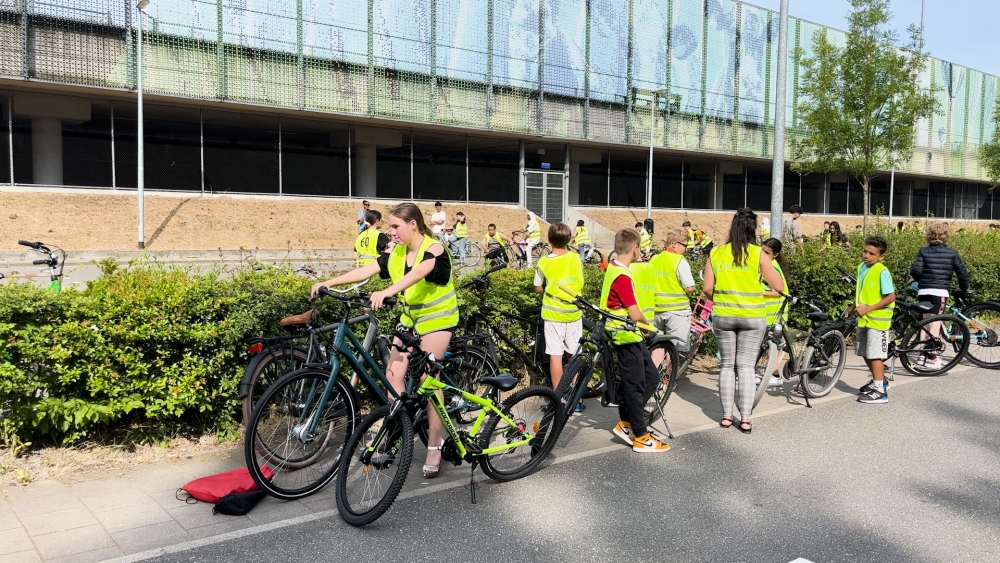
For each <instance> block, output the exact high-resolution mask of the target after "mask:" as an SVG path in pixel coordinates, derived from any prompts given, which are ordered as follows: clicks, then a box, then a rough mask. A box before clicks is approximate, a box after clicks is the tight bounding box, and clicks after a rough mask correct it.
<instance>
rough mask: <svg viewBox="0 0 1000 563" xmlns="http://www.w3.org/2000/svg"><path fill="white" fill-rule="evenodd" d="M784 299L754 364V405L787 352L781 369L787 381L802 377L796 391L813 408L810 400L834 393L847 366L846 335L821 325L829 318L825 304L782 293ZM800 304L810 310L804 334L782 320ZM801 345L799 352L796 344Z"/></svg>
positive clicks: (808, 298) (812, 299) (809, 298)
mask: <svg viewBox="0 0 1000 563" xmlns="http://www.w3.org/2000/svg"><path fill="white" fill-rule="evenodd" d="M781 295H782V297H784V300H783V301H782V303H781V307H780V308H779V309H778V321H777V322H775V323H774V324H773V325H772V326H770V327H768V330H767V333H766V334H765V337H764V343H763V345H762V351H761V354H760V355H759V356H758V358H757V364H756V365H755V369H754V371H755V377H756V381H755V384H756V387H757V388H756V392H755V394H754V399H753V406H754V407H755V408H756V407H757V403H759V402H760V400H761V399H762V398H763V397H764V394H765V392H766V391H767V386H768V383H769V382H770V379H771V374H772V373H774V372H775V370H776V369H777V367H778V362H780V361H781V358H782V356H783V354H784V353H785V352H787V353H788V362H787V363H786V364H785V367H784V369H783V370H782V376H783V377H784V378H785V379H792V378H793V377H796V376H797V377H798V378H799V384H798V387H797V389H801V390H802V396H803V397H805V400H806V407H809V408H812V405H811V404H809V399H810V397H811V398H814V399H815V398H819V397H824V396H826V395H828V394H829V393H830V391H831V390H833V387H834V386H835V385H836V384H837V381H839V380H840V376H841V374H843V372H844V366H845V365H846V363H847V343H846V341H845V340H844V335H843V334H842V333H841V332H840V331H838V330H836V329H834V328H831V326H830V325H826V326H819V324H820V323H825V322H826V321H828V320H829V319H830V315H828V314H827V313H826V312H825V311H823V309H824V308H825V307H826V305H825V304H824V303H823V302H822V301H819V300H817V299H815V298H812V297H792V296H791V295H787V294H784V293H782V294H781ZM797 303H803V304H805V305H806V306H807V307H809V308H810V309H812V310H811V311H809V312H808V313H806V319H807V320H808V321H809V323H810V324H809V328H808V329H807V330H805V331H800V330H795V329H792V328H790V327H787V326H785V323H784V322H783V321H782V320H781V319H783V318H784V314H785V310H786V309H787V308H790V307H791V306H794V305H795V304H797ZM796 342H800V343H801V345H800V347H799V349H798V352H796V346H795V343H796Z"/></svg>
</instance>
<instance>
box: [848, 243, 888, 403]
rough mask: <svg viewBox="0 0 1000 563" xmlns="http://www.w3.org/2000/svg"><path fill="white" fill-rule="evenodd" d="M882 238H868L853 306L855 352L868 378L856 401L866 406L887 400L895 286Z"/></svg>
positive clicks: (885, 245)
mask: <svg viewBox="0 0 1000 563" xmlns="http://www.w3.org/2000/svg"><path fill="white" fill-rule="evenodd" d="M888 246H889V245H888V243H886V241H885V239H884V238H882V237H868V240H866V241H865V248H864V251H862V253H861V256H862V258H863V259H864V263H862V264H860V265H859V266H858V276H857V278H858V282H857V288H856V290H855V298H854V306H855V313H856V314H857V315H858V334H857V338H856V342H855V353H857V355H859V356H861V357H863V358H864V359H865V363H866V364H868V370H869V371H871V373H872V380H871V381H869V382H868V383H867V384H866V385H864V386H863V387H862V388H861V395H860V396H858V402H859V403H865V404H869V405H877V404H885V403H888V402H889V395H888V391H889V386H888V385H887V384H886V382H885V378H884V373H885V360H886V358H888V352H889V326H890V325H891V324H892V311H893V309H895V307H896V288H895V287H894V286H893V284H892V275H891V274H890V273H889V270H888V268H886V267H885V264H882V257H883V256H885V252H886V250H887V249H888Z"/></svg>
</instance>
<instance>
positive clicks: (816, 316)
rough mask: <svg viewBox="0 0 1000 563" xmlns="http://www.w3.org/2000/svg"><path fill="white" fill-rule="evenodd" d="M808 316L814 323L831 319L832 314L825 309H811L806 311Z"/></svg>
mask: <svg viewBox="0 0 1000 563" xmlns="http://www.w3.org/2000/svg"><path fill="white" fill-rule="evenodd" d="M806 318H807V319H809V320H810V321H813V322H814V323H822V322H826V321H827V320H829V319H830V315H828V314H826V313H824V312H823V311H809V312H808V313H806Z"/></svg>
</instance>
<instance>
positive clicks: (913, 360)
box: [899, 315, 969, 376]
mask: <svg viewBox="0 0 1000 563" xmlns="http://www.w3.org/2000/svg"><path fill="white" fill-rule="evenodd" d="M935 322H940V323H942V327H946V328H945V330H947V331H949V333H950V334H951V336H950V337H947V338H942V337H940V336H937V337H934V336H932V335H929V332H928V331H927V330H925V329H924V327H926V326H927V325H929V324H931V323H935ZM930 340H933V341H934V342H933V348H931V351H932V352H935V353H937V352H941V355H944V352H945V351H946V350H949V349H951V350H953V351H954V355H953V356H951V357H950V358H949V359H948V360H947V361H943V362H942V363H941V366H940V367H939V368H936V369H927V368H926V366H922V365H919V364H918V362H917V360H918V358H919V357H921V356H923V355H924V354H925V352H923V351H922V350H923V349H921V350H917V349H915V346H917V345H919V344H920V343H928V344H929V343H930ZM899 346H900V348H902V349H904V350H908V351H907V352H900V353H899V361H900V363H901V364H902V365H903V369H905V370H906V371H908V372H910V373H912V374H913V375H927V376H935V375H943V374H945V373H947V372H948V371H949V370H950V369H951V368H953V367H955V366H957V365H958V364H959V363H961V361H962V359H963V358H965V355H966V353H967V352H968V351H969V327H968V326H967V325H966V324H965V321H963V320H962V319H960V318H959V317H956V316H955V315H932V316H929V317H926V318H923V319H920V321H918V322H916V323H914V324H913V326H911V327H910V329H909V330H907V331H906V332H905V333H904V334H903V339H902V340H901V341H900V344H899Z"/></svg>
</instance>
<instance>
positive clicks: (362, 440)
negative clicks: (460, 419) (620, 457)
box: [337, 331, 562, 526]
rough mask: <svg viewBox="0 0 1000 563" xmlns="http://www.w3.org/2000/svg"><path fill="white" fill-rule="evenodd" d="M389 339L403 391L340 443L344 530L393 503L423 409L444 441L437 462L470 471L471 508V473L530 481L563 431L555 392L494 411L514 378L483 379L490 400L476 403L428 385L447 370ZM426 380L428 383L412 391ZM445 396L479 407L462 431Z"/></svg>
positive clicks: (534, 393)
mask: <svg viewBox="0 0 1000 563" xmlns="http://www.w3.org/2000/svg"><path fill="white" fill-rule="evenodd" d="M393 335H395V336H397V337H398V338H399V339H400V340H401V342H402V343H403V344H402V345H401V346H398V347H397V349H400V350H404V349H405V350H408V351H409V353H408V357H409V362H410V363H409V368H408V369H407V375H406V378H407V390H406V391H405V392H404V393H403V394H401V395H399V397H398V400H397V401H395V402H394V403H393V404H392V405H391V406H388V405H386V406H382V407H380V408H378V409H376V410H375V411H374V412H372V413H371V414H369V415H368V416H367V417H365V419H364V420H362V421H361V423H360V424H358V426H357V429H356V430H355V431H354V433H353V434H352V435H351V438H350V440H348V442H347V446H346V447H345V449H344V460H345V461H344V467H343V468H342V469H341V471H340V472H339V473H338V475H337V509H338V511H339V512H340V516H341V518H343V519H344V521H346V522H347V523H348V524H351V525H352V526H366V525H368V524H371V523H372V522H374V521H375V520H377V519H378V518H380V517H381V516H382V515H383V514H385V512H386V511H387V510H389V508H390V507H391V506H392V503H393V502H394V501H395V500H396V497H397V496H398V495H399V491H400V489H402V487H403V484H404V483H405V481H406V477H407V473H408V472H409V467H410V463H411V461H412V459H413V447H414V446H413V418H414V416H416V415H418V414H419V413H420V412H422V411H423V408H424V406H425V405H426V404H427V403H430V404H431V405H432V406H433V407H434V410H435V411H436V412H437V413H438V416H440V417H441V420H442V422H443V423H444V428H445V430H446V431H447V434H448V437H447V438H446V439H445V441H444V444H443V445H442V448H441V455H442V461H449V462H451V463H453V464H455V465H456V466H457V465H460V464H461V463H462V462H468V463H470V464H471V466H472V471H471V477H470V480H469V485H470V488H471V495H472V503H473V504H475V502H476V480H475V472H476V467H477V466H479V465H481V466H482V469H483V473H484V474H486V476H487V477H489V478H491V479H493V480H495V481H513V480H515V479H520V478H521V477H524V476H526V475H529V474H530V473H532V472H533V471H534V470H535V469H536V468H537V467H538V465H539V463H541V462H542V460H543V459H545V457H546V456H547V455H548V454H549V452H550V451H551V450H552V447H553V446H554V445H555V442H556V440H557V439H558V438H559V432H560V430H561V428H562V427H561V425H560V424H559V420H561V418H562V405H561V404H560V402H559V397H558V396H557V395H556V394H555V392H554V391H552V390H551V389H549V388H547V387H542V386H533V387H527V388H524V389H521V390H520V391H517V392H516V393H514V394H513V395H511V396H510V397H508V398H507V399H506V400H505V401H503V403H501V404H500V406H499V407H498V406H497V403H498V402H499V393H500V392H501V391H511V390H513V389H514V388H515V387H516V386H517V384H518V381H517V378H515V377H513V376H511V375H509V374H501V375H499V376H496V377H488V378H484V379H483V380H481V382H482V383H483V384H484V385H486V386H487V387H489V388H490V393H489V394H488V396H487V397H480V396H479V395H476V394H473V393H469V392H466V391H463V390H461V389H459V388H456V387H455V386H453V385H449V384H447V383H441V382H439V381H438V380H437V379H435V378H434V377H431V376H433V375H436V374H444V373H446V371H447V368H445V366H443V365H441V364H440V363H438V362H437V361H436V360H435V358H434V356H433V354H429V353H426V352H423V351H422V350H421V349H420V347H419V341H418V339H417V338H416V337H413V336H411V335H409V334H407V333H403V332H400V331H394V332H393ZM425 373H427V374H429V376H428V377H425V378H424V379H423V382H422V383H420V385H419V386H417V387H416V389H413V387H414V382H416V381H418V380H419V379H420V378H421V377H422V376H423V375H424V374H425ZM449 390H450V391H453V392H456V393H457V395H458V396H460V397H461V398H462V399H463V400H465V401H468V402H470V403H474V404H476V405H479V407H480V408H479V415H478V416H477V417H476V419H475V421H474V422H473V423H472V427H471V428H469V429H468V430H466V429H462V430H459V429H458V428H456V427H455V425H454V424H453V423H452V422H451V420H450V419H449V417H448V414H447V411H446V409H445V404H444V402H443V401H442V399H441V398H440V397H439V396H438V392H439V391H449ZM509 462H510V463H509ZM508 463H509V464H508Z"/></svg>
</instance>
